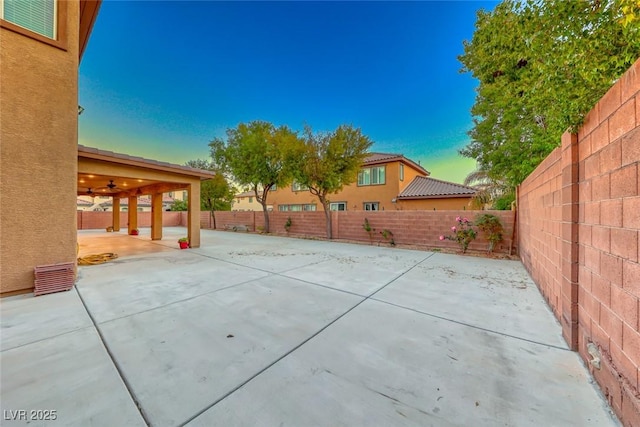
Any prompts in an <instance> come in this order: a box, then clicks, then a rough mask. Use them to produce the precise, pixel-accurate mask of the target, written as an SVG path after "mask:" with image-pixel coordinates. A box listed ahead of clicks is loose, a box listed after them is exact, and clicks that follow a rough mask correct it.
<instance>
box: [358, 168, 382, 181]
mask: <svg viewBox="0 0 640 427" xmlns="http://www.w3.org/2000/svg"><path fill="white" fill-rule="evenodd" d="M385 169H386V168H385V166H374V167H371V168H364V169H360V172H358V185H379V184H384V183H385Z"/></svg>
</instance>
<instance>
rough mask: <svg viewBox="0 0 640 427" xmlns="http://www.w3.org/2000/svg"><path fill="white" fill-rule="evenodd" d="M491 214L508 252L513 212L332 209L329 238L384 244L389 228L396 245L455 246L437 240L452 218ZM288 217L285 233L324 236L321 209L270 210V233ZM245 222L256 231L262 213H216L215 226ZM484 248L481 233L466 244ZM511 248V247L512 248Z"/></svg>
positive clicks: (501, 248) (279, 230) (501, 249)
mask: <svg viewBox="0 0 640 427" xmlns="http://www.w3.org/2000/svg"><path fill="white" fill-rule="evenodd" d="M485 212H486V213H491V214H493V215H496V216H497V217H499V218H500V221H501V222H502V224H503V227H504V230H505V231H504V240H503V242H502V243H501V244H499V245H498V247H496V249H495V251H496V252H498V253H507V252H509V247H510V243H511V237H512V234H513V223H514V212H512V211H376V212H366V211H343V212H332V213H331V215H332V224H333V238H334V239H338V240H352V241H361V242H373V243H375V244H377V243H380V244H385V243H387V240H385V239H384V238H383V237H382V234H381V231H383V230H385V229H386V230H390V231H391V232H392V233H393V238H394V241H395V243H396V244H401V245H412V246H420V247H428V248H449V249H457V248H458V246H457V244H456V243H455V242H452V241H449V240H445V241H440V239H439V237H440V235H448V234H452V232H451V230H450V228H451V227H452V226H454V225H457V224H456V217H457V216H461V217H468V218H469V220H470V221H473V220H474V219H475V217H476V215H479V214H482V213H485ZM209 217H210V214H209V213H208V212H206V213H204V212H203V213H202V217H201V221H200V224H201V226H202V227H203V228H206V227H207V226H208V227H209V228H211V227H212V225H211V222H210V220H209ZM288 218H291V228H290V229H289V233H288V235H291V236H304V237H321V238H323V237H325V236H326V220H325V214H324V212H323V211H316V212H270V214H269V220H270V224H271V232H272V233H274V234H281V235H286V234H287V233H286V231H285V228H284V225H285V223H286V222H287V219H288ZM365 218H366V219H367V220H368V221H369V224H370V226H371V227H372V228H374V229H375V233H373V237H372V239H371V240H370V238H369V235H368V234H367V232H366V231H365V230H364V228H363V227H362V226H363V224H364V219H365ZM233 225H247V226H249V229H250V230H258V229H259V227H263V226H264V216H263V213H262V212H216V226H217V227H216V228H217V229H225V228H226V227H227V226H233ZM487 248H488V243H487V241H486V240H485V239H484V238H483V236H482V233H478V238H477V239H476V240H475V241H474V242H472V243H471V245H470V246H469V249H470V250H477V251H484V250H486V249H487ZM513 250H514V251H515V246H514V248H513Z"/></svg>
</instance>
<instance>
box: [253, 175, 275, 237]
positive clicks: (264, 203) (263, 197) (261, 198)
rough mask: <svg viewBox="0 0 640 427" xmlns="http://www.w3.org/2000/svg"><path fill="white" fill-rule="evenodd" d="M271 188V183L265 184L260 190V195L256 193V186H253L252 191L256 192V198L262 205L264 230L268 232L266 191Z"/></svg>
mask: <svg viewBox="0 0 640 427" xmlns="http://www.w3.org/2000/svg"><path fill="white" fill-rule="evenodd" d="M269 188H271V185H268V186H265V188H264V190H262V195H260V194H258V186H254V187H253V191H254V193H256V200H257V201H258V202H260V204H261V205H262V213H263V214H264V232H265V233H268V232H269V229H270V226H269V212H268V211H267V192H268V191H269Z"/></svg>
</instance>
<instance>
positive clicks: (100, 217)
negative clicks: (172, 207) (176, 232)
mask: <svg viewBox="0 0 640 427" xmlns="http://www.w3.org/2000/svg"><path fill="white" fill-rule="evenodd" d="M185 214H186V212H163V213H162V226H163V227H177V226H180V225H184V226H185V227H186V224H187V216H186V215H185ZM77 215H78V230H97V229H106V228H107V227H110V226H111V224H112V216H111V215H112V214H111V212H94V211H77ZM128 221H129V219H128V217H127V212H120V229H121V230H126V229H127V222H128ZM138 227H151V212H138Z"/></svg>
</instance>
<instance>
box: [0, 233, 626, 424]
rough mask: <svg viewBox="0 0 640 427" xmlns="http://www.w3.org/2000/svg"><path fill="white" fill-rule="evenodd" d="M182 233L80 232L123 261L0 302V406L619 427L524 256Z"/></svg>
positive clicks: (148, 414) (102, 417)
mask: <svg viewBox="0 0 640 427" xmlns="http://www.w3.org/2000/svg"><path fill="white" fill-rule="evenodd" d="M185 233H186V231H185V229H184V228H180V227H175V228H165V229H164V235H165V237H164V238H163V239H162V240H159V241H151V240H149V237H148V236H145V233H144V230H143V233H142V236H138V237H132V236H127V235H126V234H124V233H104V232H103V233H100V232H89V233H85V232H81V233H79V241H80V246H81V254H83V252H82V251H83V250H84V249H82V248H85V249H87V248H88V249H90V250H91V251H93V253H100V252H117V253H118V254H119V255H120V258H118V260H116V261H113V262H110V263H107V264H103V265H98V266H90V267H81V268H80V276H79V280H78V282H77V284H76V287H75V288H74V289H73V290H72V291H70V292H67V293H63V294H56V295H48V296H42V297H37V298H33V297H30V296H22V297H11V298H6V299H3V300H2V302H1V308H2V341H1V343H2V353H1V356H0V357H1V359H0V361H1V362H2V382H1V383H0V385H1V388H2V390H1V396H0V397H2V409H6V410H19V409H27V410H28V409H45V408H49V409H55V410H57V413H58V419H57V421H56V424H55V425H57V426H86V425H140V424H142V425H144V424H147V425H152V426H180V425H184V424H185V423H189V424H190V425H207V426H218V425H219V426H229V425H260V426H272V425H291V426H301V425H320V426H322V425H326V426H339V425H349V426H353V425H372V426H376V425H380V426H396V425H397V426H403V425H419V426H428V425H434V426H468V425H474V426H476V425H477V426H495V425H508V426H529V425H531V426H533V425H536V426H537V425H553V426H588V425H597V426H605V427H606V426H616V425H618V423H617V421H616V420H614V419H613V418H612V417H611V413H610V411H609V410H608V407H607V405H606V401H605V400H604V399H603V398H602V396H601V395H600V394H599V393H598V391H597V390H596V389H595V388H594V387H593V386H592V384H591V380H590V378H589V375H588V372H587V370H586V369H585V367H584V366H583V365H582V362H581V361H580V359H579V357H578V356H577V354H575V353H572V352H570V351H568V350H567V348H566V345H565V344H564V342H563V341H562V338H561V329H560V326H559V325H558V324H557V322H556V321H555V319H554V318H553V316H552V314H551V312H550V311H549V310H548V308H547V307H546V304H545V302H544V300H543V299H542V297H541V296H540V295H539V294H538V293H537V289H536V288H535V286H534V285H533V283H532V282H531V280H530V279H529V278H528V276H527V273H526V271H525V270H524V268H523V267H522V265H521V264H520V263H519V262H515V261H503V260H491V259H483V258H476V257H461V256H455V255H446V254H440V253H431V252H422V251H410V250H402V249H395V248H388V247H377V246H369V245H353V244H345V243H336V242H327V241H315V240H303V239H288V238H283V237H274V236H261V235H255V234H247V233H232V232H226V233H225V232H212V231H207V230H203V232H202V246H201V247H200V248H197V249H189V250H184V251H181V250H179V249H178V245H177V239H178V238H179V237H182V236H184V235H185ZM103 237H104V238H103ZM86 253H87V252H84V254H86ZM94 321H95V324H94ZM5 422H7V423H8V422H9V421H6V420H5ZM3 425H5V423H4V422H3ZM7 425H21V426H25V425H29V426H32V425H34V423H31V424H27V422H26V421H24V422H20V421H11V424H7ZM51 425H54V424H51Z"/></svg>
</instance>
